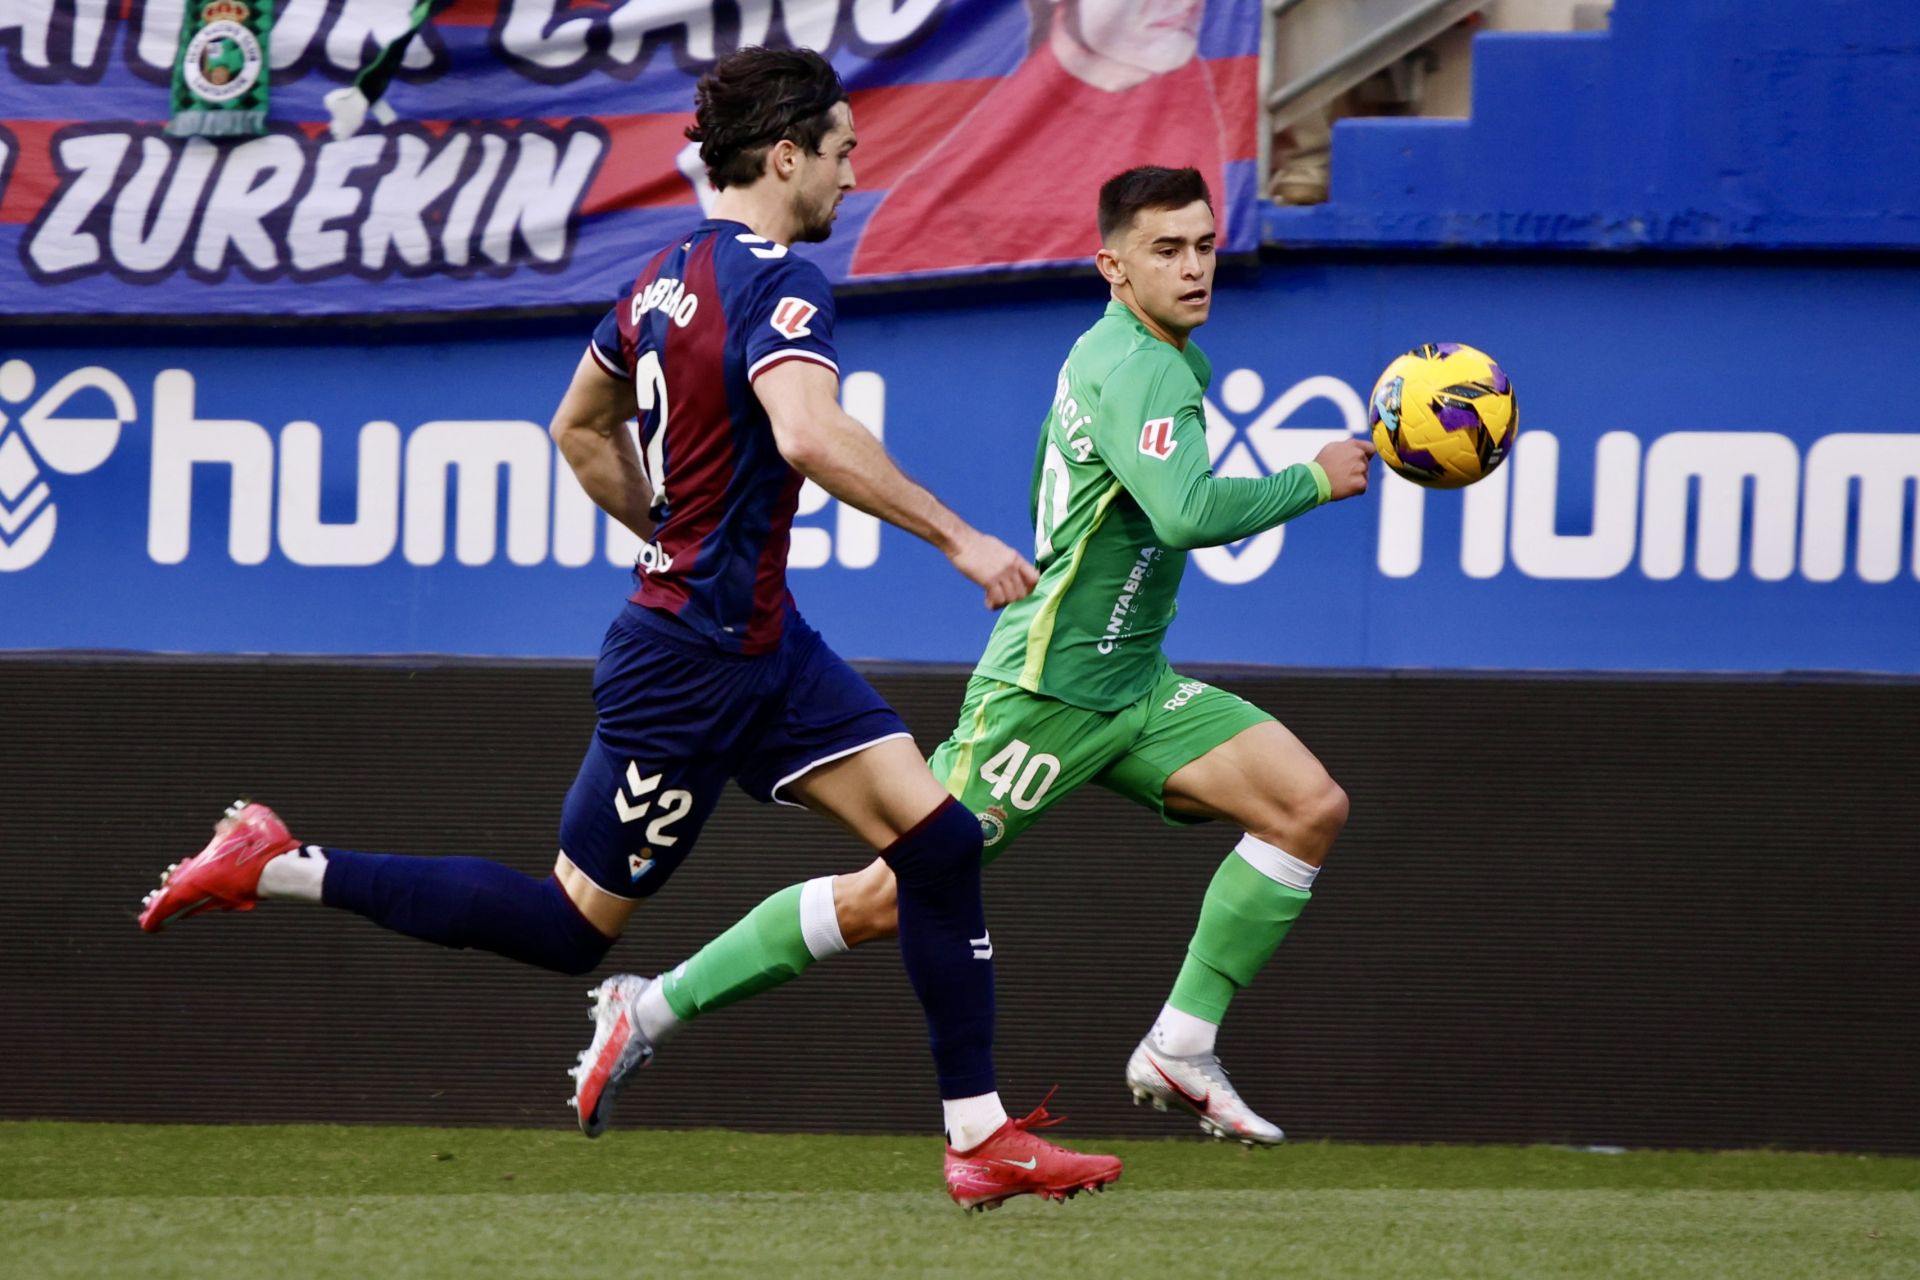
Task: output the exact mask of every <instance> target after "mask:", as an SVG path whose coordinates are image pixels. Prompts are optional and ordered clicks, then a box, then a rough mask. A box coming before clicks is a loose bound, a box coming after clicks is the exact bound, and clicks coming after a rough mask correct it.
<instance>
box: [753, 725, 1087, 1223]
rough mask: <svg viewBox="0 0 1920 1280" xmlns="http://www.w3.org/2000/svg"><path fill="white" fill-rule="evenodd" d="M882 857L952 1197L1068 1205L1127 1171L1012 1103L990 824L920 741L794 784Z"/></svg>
mask: <svg viewBox="0 0 1920 1280" xmlns="http://www.w3.org/2000/svg"><path fill="white" fill-rule="evenodd" d="M790 790H791V793H792V794H793V795H794V796H795V798H797V799H799V800H800V801H802V802H803V803H804V804H806V805H807V807H808V808H810V809H814V810H816V811H818V812H821V813H825V814H827V815H828V816H830V817H832V818H834V819H836V820H837V821H839V822H840V823H841V824H842V825H843V826H845V827H846V828H847V829H848V830H849V831H851V832H852V833H853V834H854V835H856V836H858V837H859V838H860V839H862V840H864V841H866V842H867V843H868V844H870V845H872V846H874V847H875V848H877V849H878V850H879V851H880V856H881V858H882V859H884V860H885V862H886V863H887V866H888V867H889V868H890V869H891V870H892V871H893V874H894V878H895V880H896V882H897V884H898V897H899V907H898V912H899V930H900V955H901V960H902V962H903V963H904V964H905V966H906V969H907V976H908V979H909V980H910V981H911V982H912V984H913V989H914V993H915V995H917V996H918V997H919V999H920V1004H921V1008H922V1009H923V1010H924V1011H925V1013H926V1017H927V1026H928V1030H929V1038H930V1040H931V1042H932V1047H933V1056H934V1066H935V1071H936V1074H937V1076H938V1078H939V1082H940V1096H941V1100H942V1109H943V1111H944V1112H945V1116H946V1128H947V1134H948V1145H947V1157H946V1175H947V1190H948V1193H949V1194H950V1195H952V1197H953V1198H954V1200H955V1201H956V1202H958V1203H959V1204H960V1205H961V1206H962V1207H964V1208H969V1209H972V1208H990V1207H992V1206H994V1205H997V1204H999V1203H1000V1202H1001V1201H1003V1200H1006V1199H1009V1198H1010V1197H1013V1196H1017V1195H1041V1196H1045V1197H1048V1198H1050V1199H1064V1198H1066V1197H1068V1196H1071V1195H1074V1194H1076V1193H1078V1192H1080V1191H1083V1190H1097V1189H1099V1188H1101V1187H1104V1186H1106V1185H1107V1184H1108V1183H1111V1182H1113V1181H1114V1180H1115V1179H1117V1178H1118V1177H1119V1176H1120V1162H1119V1161H1118V1160H1117V1159H1114V1158H1113V1157H1111V1156H1090V1155H1082V1154H1080V1153H1079V1152H1074V1151H1068V1150H1066V1149H1064V1148H1062V1147H1057V1146H1054V1145H1053V1144H1052V1143H1049V1142H1045V1141H1042V1140H1041V1139H1039V1138H1036V1137H1035V1136H1033V1134H1032V1133H1031V1132H1030V1130H1032V1129H1034V1128H1039V1127H1044V1126H1045V1125H1046V1124H1047V1123H1048V1119H1047V1115H1046V1109H1045V1107H1044V1105H1043V1106H1042V1107H1040V1108H1038V1109H1037V1110H1035V1111H1034V1112H1033V1113H1032V1114H1031V1115H1028V1116H1026V1117H1024V1118H1022V1119H1017V1120H1016V1119H1010V1118H1009V1117H1008V1116H1007V1114H1006V1111H1005V1109H1004V1108H1003V1107H1002V1106H1001V1103H1000V1096H999V1093H998V1092H997V1090H996V1086H995V1081H994V1067H993V1016H994V1015H993V942H992V938H991V935H990V934H989V933H988V931H987V925H986V911H985V908H984V907H983V906H982V904H981V900H980V850H981V836H980V823H979V820H978V819H976V818H975V817H974V815H973V813H972V812H971V811H970V810H968V809H967V808H966V807H965V806H964V805H962V804H960V803H959V802H958V801H956V800H955V799H954V798H953V797H952V796H950V795H948V794H947V793H946V792H945V791H944V790H942V789H941V787H940V784H939V783H937V782H935V781H934V779H933V775H932V774H931V773H929V772H928V771H927V768H926V765H925V764H924V763H923V762H922V761H921V759H920V756H919V753H918V751H917V750H916V749H915V748H914V746H913V744H912V742H911V740H909V739H903V738H896V739H892V740H890V741H887V742H882V743H879V744H877V745H875V746H874V747H871V748H869V749H868V750H865V751H861V752H859V753H857V754H855V755H852V756H848V757H846V758H844V759H841V760H837V761H834V762H833V763H831V764H828V765H826V766H824V767H822V768H819V769H817V770H815V771H813V772H811V773H809V774H807V775H806V776H805V777H803V778H800V779H797V780H795V781H794V782H793V784H792V786H791V787H790Z"/></svg>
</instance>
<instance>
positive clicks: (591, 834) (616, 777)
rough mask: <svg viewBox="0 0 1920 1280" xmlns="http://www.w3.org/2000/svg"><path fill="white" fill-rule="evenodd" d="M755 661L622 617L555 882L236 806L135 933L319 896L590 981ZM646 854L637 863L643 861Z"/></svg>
mask: <svg viewBox="0 0 1920 1280" xmlns="http://www.w3.org/2000/svg"><path fill="white" fill-rule="evenodd" d="M762 674H763V670H762V668H761V667H759V666H756V665H755V664H751V663H718V664H716V663H713V662H711V661H708V660H705V659H703V658H702V657H701V656H700V655H699V654H697V653H688V652H686V651H685V649H684V647H675V646H673V645H671V644H669V643H667V642H666V641H663V640H662V639H661V638H660V636H659V634H658V633H657V632H655V631H652V630H649V629H648V628H646V627H645V626H642V625H639V624H637V623H634V622H633V621H632V620H631V619H629V618H628V617H627V616H626V615H624V614H623V615H622V616H621V617H620V618H617V619H616V620H615V622H614V624H613V625H612V626H610V627H609V628H608V631H607V636H606V640H605V642H604V643H603V645H602V648H601V655H600V661H599V664H598V666H597V667H596V669H595V673H594V697H595V701H596V705H597V706H598V709H599V712H600V720H599V724H598V726H597V728H596V730H595V735H594V741H593V742H592V744H591V745H590V746H589V747H588V749H587V752H586V755H585V757H584V758H583V760H582V761H581V765H580V770H579V773H578V774H577V775H576V777H575V779H574V783H573V786H572V788H571V789H570V790H569V792H568V795H567V800H566V804H565V806H564V808H563V810H562V814H561V823H560V849H561V853H560V856H559V857H558V858H557V859H556V861H555V865H554V873H553V875H552V876H550V877H549V878H547V879H545V880H540V879H536V878H534V877H532V876H529V875H526V874H524V873H522V872H520V871H516V870H514V869H513V868H512V867H508V866H505V865H503V864H501V863H497V862H490V861H487V860H485V859H481V858H467V857H455V858H441V857H410V856H399V855H394V854H382V853H361V852H356V851H353V850H348V849H339V848H333V847H330V846H321V845H315V844H302V843H301V842H299V841H297V840H295V839H294V838H293V837H292V836H291V835H290V834H289V833H288V831H287V828H286V826H285V825H284V824H283V823H281V821H280V819H279V818H278V817H277V816H275V815H274V814H273V812H272V811H271V810H269V809H268V808H267V807H266V806H264V805H259V804H242V805H236V806H235V807H234V808H233V809H232V810H230V811H229V813H228V815H227V817H226V818H224V819H223V820H222V821H221V823H220V825H219V826H218V827H216V828H215V834H214V839H213V842H212V843H211V844H209V845H208V846H207V847H206V848H205V849H204V850H202V851H201V852H200V853H199V854H198V855H196V856H195V857H193V858H190V859H188V860H187V861H186V862H184V863H180V864H177V865H176V866H175V867H172V868H169V872H168V875H167V877H166V878H165V880H164V882H163V884H162V885H161V887H160V889H159V890H158V891H157V892H156V893H154V894H152V895H150V896H149V897H148V899H147V902H146V904H145V909H144V910H143V911H142V913H141V915H140V926H141V928H143V929H146V930H148V931H149V932H153V931H157V930H158V929H160V928H161V927H162V926H163V925H165V924H166V923H167V922H168V921H169V920H171V919H175V918H178V917H182V916H186V915H193V914H198V913H199V912H201V911H208V910H216V909H217V910H225V911H246V910H251V909H252V907H253V905H254V903H255V902H257V901H259V900H261V899H263V898H265V899H272V898H283V899H289V900H294V901H305V902H315V903H324V904H325V905H327V906H330V907H337V908H340V909H342V910H346V911H351V912H353V913H355V914H358V915H362V916H365V917H367V918H368V919H370V920H372V921H374V922H375V923H376V924H379V925H382V926H384V927H386V928H388V929H392V930H394V931H395V932H398V933H404V934H407V935H409V936H411V937H415V938H420V939H422V940H424V941H427V942H432V943H437V944H439V945H441V946H446V947H461V948H466V947H471V948H476V949H479V950H484V951H491V952H494V953H496V954H498V955H503V956H506V957H508V958H510V959H513V960H518V961H520V962H522V963H525V964H531V965H536V966H538V967H540V968H544V969H551V970H553V971H555V972H558V973H566V974H584V973H590V972H592V971H593V970H594V969H595V968H597V967H598V966H599V964H600V961H601V960H602V959H603V958H604V957H605V955H606V953H607V950H608V948H609V947H611V946H612V945H613V940H614V939H615V938H616V937H618V936H619V933H620V931H621V929H622V927H623V926H624V925H625V924H626V921H627V917H628V915H629V914H630V913H631V912H632V910H633V908H634V906H635V905H636V903H637V900H638V899H640V898H643V897H646V896H647V895H648V894H650V893H652V892H654V891H655V890H657V889H658V888H659V887H660V886H661V885H662V884H663V883H665V881H666V879H667V878H668V877H669V876H670V875H671V874H672V873H673V870H674V869H675V868H676V867H677V866H678V865H679V863H680V861H681V860H682V859H684V858H685V857H686V855H687V853H688V852H689V851H690V850H691V849H692V848H693V846H694V844H695V843H696V841H697V839H698V835H699V831H700V828H701V827H702V826H703V825H704V824H705V822H706V819H707V817H708V816H709V815H710V814H711V813H712V810H713V806H714V804H715V802H716V801H717V800H718V798H719V793H720V790H721V788H722V787H723V786H724V785H725V781H726V778H727V775H728V771H729V768H730V756H729V755H728V752H729V751H730V750H731V749H732V747H733V745H734V744H733V738H734V737H737V736H739V734H740V733H741V732H742V731H741V730H740V729H739V728H738V727H737V726H739V725H740V724H742V723H744V722H746V721H748V720H750V719H751V716H749V715H747V714H746V713H744V712H742V711H740V710H739V708H740V707H741V706H742V705H743V704H746V703H750V702H751V701H752V699H753V698H755V697H757V696H759V694H758V685H757V682H758V681H759V680H760V678H761V676H762ZM643 853H644V857H643V856H642V854H643Z"/></svg>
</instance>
